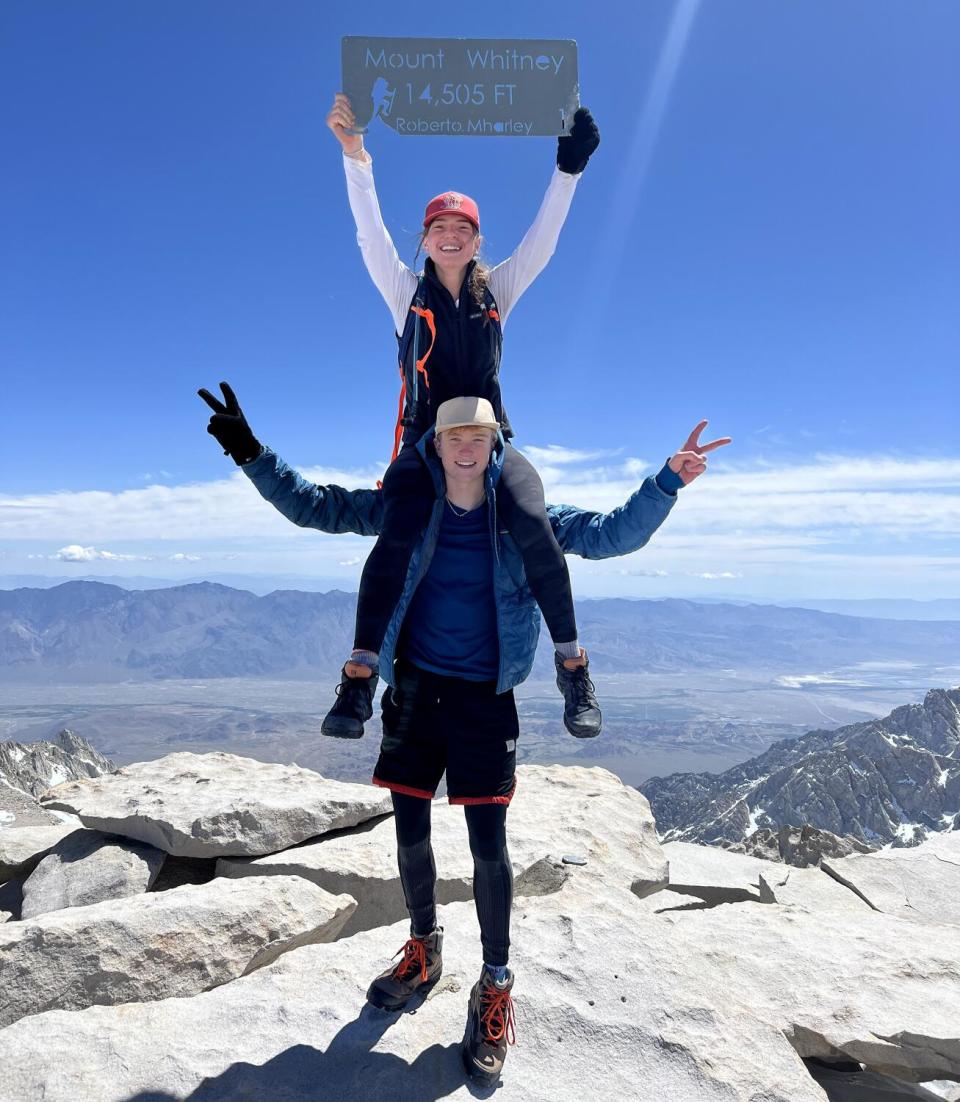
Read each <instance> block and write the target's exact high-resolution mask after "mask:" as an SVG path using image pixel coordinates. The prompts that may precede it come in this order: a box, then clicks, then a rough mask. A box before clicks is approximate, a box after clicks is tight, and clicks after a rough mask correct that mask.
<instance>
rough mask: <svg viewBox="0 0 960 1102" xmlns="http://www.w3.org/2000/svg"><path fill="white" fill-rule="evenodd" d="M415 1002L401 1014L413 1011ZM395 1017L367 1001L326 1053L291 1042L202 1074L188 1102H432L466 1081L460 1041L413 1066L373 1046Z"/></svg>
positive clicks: (154, 1095)
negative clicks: (260, 1058) (268, 1055)
mask: <svg viewBox="0 0 960 1102" xmlns="http://www.w3.org/2000/svg"><path fill="white" fill-rule="evenodd" d="M418 1005H419V1003H416V1004H413V1005H411V1007H409V1008H408V1009H407V1011H406V1013H416V1010H417V1006H418ZM398 1018H399V1014H397V1013H389V1012H387V1011H383V1010H377V1009H375V1008H373V1007H371V1006H369V1005H365V1006H364V1007H363V1009H362V1010H361V1011H360V1014H359V1015H358V1016H357V1017H356V1018H355V1019H354V1021H352V1022H348V1023H347V1024H346V1025H345V1026H344V1027H343V1028H342V1029H341V1030H340V1032H339V1033H338V1034H337V1035H336V1036H335V1037H334V1038H333V1039H332V1040H331V1041H330V1044H329V1045H328V1046H327V1048H326V1050H325V1051H321V1050H319V1049H316V1048H312V1047H311V1046H309V1045H295V1046H294V1047H293V1048H288V1049H286V1050H285V1051H284V1052H281V1053H279V1054H278V1055H276V1056H275V1057H274V1058H273V1059H272V1060H268V1061H267V1063H265V1064H263V1065H259V1066H258V1065H255V1064H245V1063H237V1064H233V1065H232V1066H231V1067H229V1068H227V1070H226V1071H225V1072H223V1073H222V1074H221V1075H218V1076H217V1077H216V1078H215V1079H205V1080H204V1081H203V1082H202V1083H201V1084H200V1085H199V1086H198V1087H197V1088H196V1090H194V1091H193V1092H192V1093H191V1094H190V1095H188V1096H187V1097H188V1102H262V1100H263V1099H265V1098H269V1099H270V1100H271V1102H304V1100H309V1099H313V1098H329V1097H332V1096H335V1097H336V1098H337V1100H338V1102H352V1100H353V1099H358V1100H362V1102H369V1099H371V1098H378V1097H379V1098H385V1099H389V1100H390V1102H435V1100H436V1099H439V1098H445V1097H447V1096H448V1095H449V1094H451V1093H452V1092H453V1091H455V1090H456V1089H457V1088H458V1087H461V1086H463V1085H464V1083H465V1081H466V1076H465V1074H464V1071H463V1065H462V1064H461V1062H460V1041H459V1038H458V1039H457V1040H456V1042H454V1043H452V1044H447V1045H441V1044H435V1045H431V1046H430V1047H429V1048H426V1049H424V1050H423V1051H422V1052H420V1053H419V1054H418V1055H417V1057H416V1058H415V1059H414V1060H413V1062H412V1063H408V1062H407V1061H406V1060H404V1059H403V1058H402V1057H400V1056H396V1055H394V1054H393V1053H390V1052H374V1051H373V1049H374V1047H375V1045H376V1044H377V1042H378V1041H379V1040H380V1038H381V1037H382V1036H383V1035H384V1033H386V1031H387V1030H388V1029H389V1028H390V1027H391V1026H392V1025H393V1024H394V1023H395V1022H396V1021H397V1020H398ZM466 1085H467V1087H468V1089H469V1090H470V1093H471V1094H472V1095H474V1097H476V1098H490V1097H491V1096H492V1095H493V1094H494V1093H495V1091H496V1087H486V1088H481V1087H475V1086H474V1085H473V1084H472V1083H469V1082H467V1083H466ZM128 1102H175V1096H173V1095H170V1094H167V1093H165V1092H163V1091H144V1092H141V1093H140V1094H137V1095H134V1096H132V1097H131V1098H130V1099H128Z"/></svg>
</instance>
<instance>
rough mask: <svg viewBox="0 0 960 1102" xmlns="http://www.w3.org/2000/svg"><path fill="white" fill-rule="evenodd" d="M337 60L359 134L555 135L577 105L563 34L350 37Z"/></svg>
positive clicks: (571, 51)
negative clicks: (383, 129)
mask: <svg viewBox="0 0 960 1102" xmlns="http://www.w3.org/2000/svg"><path fill="white" fill-rule="evenodd" d="M341 61H342V68H343V85H342V87H343V91H344V92H345V93H346V95H347V96H348V97H349V99H350V103H351V106H352V107H353V111H354V115H355V116H356V119H357V131H358V132H360V133H365V132H366V131H367V129H368V128H369V127H370V125H371V124H372V123H373V122H374V120H376V119H379V120H380V121H381V122H382V123H384V124H385V125H387V126H389V127H390V128H391V129H392V130H395V131H396V132H397V133H398V134H459V135H474V134H476V135H487V136H492V137H496V136H515V135H520V136H532V135H551V136H557V135H559V134H564V133H566V132H567V130H568V129H569V128H570V126H571V124H572V122H573V114H574V112H575V111H576V109H577V107H579V105H580V85H579V81H578V76H577V44H576V42H573V41H572V40H568V39H517V40H509V41H504V40H493V39H466V38H359V37H348V38H344V39H342V42H341Z"/></svg>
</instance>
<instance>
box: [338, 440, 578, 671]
mask: <svg viewBox="0 0 960 1102" xmlns="http://www.w3.org/2000/svg"><path fill="white" fill-rule="evenodd" d="M435 500H436V491H435V489H434V484H433V479H432V478H431V476H430V472H429V471H428V470H427V467H426V464H425V463H424V462H423V460H422V458H421V457H420V453H419V452H418V451H417V450H416V448H414V447H412V446H408V447H406V448H404V449H403V451H402V452H400V454H399V455H398V456H397V458H396V459H395V460H394V461H393V462H392V463H391V464H390V466H389V467H388V468H387V472H386V474H385V475H384V476H383V505H384V513H383V528H382V530H381V532H380V536H379V538H378V539H377V542H376V544H375V546H374V548H373V550H372V551H371V552H370V555H369V557H368V558H367V561H366V563H365V565H364V568H363V574H362V575H361V577H360V593H359V596H358V598H357V624H356V634H355V635H354V642H353V645H354V648H355V649H356V650H367V651H373V652H374V653H379V651H380V648H381V647H382V646H383V637H384V635H385V634H386V631H387V625H388V624H389V623H390V617H391V616H392V615H393V611H394V609H395V608H396V607H397V604H398V603H399V601H400V597H401V596H402V594H403V584H404V581H405V580H406V577H407V568H408V567H409V565H410V557H411V555H412V554H413V549H414V547H416V544H417V540H418V539H419V538H420V535H421V533H422V532H423V529H424V528H425V527H426V524H427V521H428V520H429V519H430V512H431V510H432V508H433V503H434V501H435ZM497 515H498V517H499V519H500V521H501V522H502V524H503V527H504V528H506V530H507V531H508V532H509V533H510V535H511V536H512V537H513V539H514V542H515V543H516V544H517V547H518V548H519V550H520V554H521V556H522V557H523V566H524V570H525V571H526V575H527V583H528V584H529V586H530V589H531V592H532V593H533V596H534V598H535V599H536V602H537V604H538V605H539V606H540V611H541V612H542V613H543V618H544V620H545V621H546V625H547V630H548V631H549V632H550V638H551V639H552V640H553V642H554V643H555V644H559V643H571V642H573V640H574V639H576V638H577V620H576V616H575V614H574V611H573V592H572V590H571V588H570V574H569V572H568V571H567V563H566V559H565V558H564V556H563V552H562V551H561V550H560V547H559V545H558V543H557V541H556V538H555V537H554V534H553V528H552V527H551V525H550V520H549V518H548V516H547V512H546V504H545V503H544V498H543V483H542V482H541V481H540V476H539V475H538V474H537V472H536V469H535V468H534V466H533V464H532V463H530V462H529V460H527V459H526V458H525V457H524V456H523V455H522V454H521V453H520V452H518V451H517V449H516V448H514V447H513V446H512V445H510V444H508V445H507V447H506V449H505V451H504V458H503V470H502V471H501V473H500V481H499V483H498V485H497Z"/></svg>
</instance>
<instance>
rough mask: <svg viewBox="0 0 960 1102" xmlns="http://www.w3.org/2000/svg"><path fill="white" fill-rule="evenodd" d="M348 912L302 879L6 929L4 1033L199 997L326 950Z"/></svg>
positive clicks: (229, 884)
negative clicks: (58, 1018)
mask: <svg viewBox="0 0 960 1102" xmlns="http://www.w3.org/2000/svg"><path fill="white" fill-rule="evenodd" d="M354 906H355V904H354V901H353V900H352V899H350V898H349V897H347V896H331V895H330V894H329V893H328V892H325V891H323V890H322V889H321V888H318V887H317V886H316V885H314V884H310V883H308V882H307V881H306V880H304V879H302V878H301V877H274V878H272V879H270V880H267V879H266V878H260V879H249V880H244V881H242V882H241V881H236V880H214V881H211V882H210V883H209V884H203V885H199V886H188V887H183V888H174V889H172V890H171V891H168V892H157V893H151V894H148V895H141V896H133V897H128V898H126V899H111V900H108V901H107V902H104V903H95V904H93V905H92V906H89V907H71V908H69V909H68V910H64V911H52V912H50V913H49V914H44V915H40V916H39V917H37V918H33V919H29V920H27V921H21V922H8V923H5V924H4V925H3V926H2V927H0V974H2V975H3V983H2V985H0V1031H2V1029H3V1027H4V1026H9V1025H10V1024H11V1023H13V1022H16V1021H17V1020H18V1019H20V1018H23V1017H25V1016H27V1015H33V1014H39V1013H40V1012H42V1011H45V1010H49V1009H51V1008H54V1007H55V1008H58V1009H62V1010H71V1011H75V1010H79V1009H81V1008H83V1007H87V1006H91V1005H93V1004H104V1003H106V1004H114V1003H134V1002H144V1001H150V1000H154V999H168V998H171V997H173V996H176V997H177V998H182V997H183V996H185V995H195V994H197V993H198V992H200V991H205V990H207V989H209V988H211V987H217V986H218V985H220V984H223V983H227V982H228V981H230V980H233V979H236V978H237V977H238V976H243V975H245V974H247V973H248V972H251V971H252V970H253V969H255V968H259V967H261V966H262V965H265V964H268V963H270V962H271V961H272V960H274V959H276V957H278V956H279V955H280V954H281V953H284V952H287V951H288V950H290V949H294V948H296V947H297V946H300V945H304V944H307V943H309V942H315V941H332V940H333V939H334V938H335V937H336V936H337V934H338V933H339V932H340V930H341V928H342V927H343V924H344V922H345V921H346V920H347V918H348V917H349V915H350V912H351V911H352V910H353V908H354ZM0 1035H2V1034H0ZM97 1089H100V1086H99V1085H98V1088H97Z"/></svg>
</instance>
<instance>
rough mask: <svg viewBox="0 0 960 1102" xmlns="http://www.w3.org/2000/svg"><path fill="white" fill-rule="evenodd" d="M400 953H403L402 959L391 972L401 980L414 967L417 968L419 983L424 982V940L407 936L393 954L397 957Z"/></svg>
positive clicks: (425, 958)
mask: <svg viewBox="0 0 960 1102" xmlns="http://www.w3.org/2000/svg"><path fill="white" fill-rule="evenodd" d="M401 953H403V960H402V961H400V963H399V964H398V965H397V967H396V968H395V969H394V973H393V974H394V975H395V976H396V977H397V979H398V980H402V979H403V978H404V977H405V976H406V975H407V974H408V973H410V972H412V971H413V970H414V968H419V969H420V981H421V983H426V982H427V947H426V945H425V944H424V942H422V941H419V940H418V939H417V938H415V937H412V938H409V939H408V940H407V942H406V943H405V944H404V946H403V948H402V949H398V950H397V952H396V953H394V954H393V955H394V956H395V957H398V956H400V954H401Z"/></svg>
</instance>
